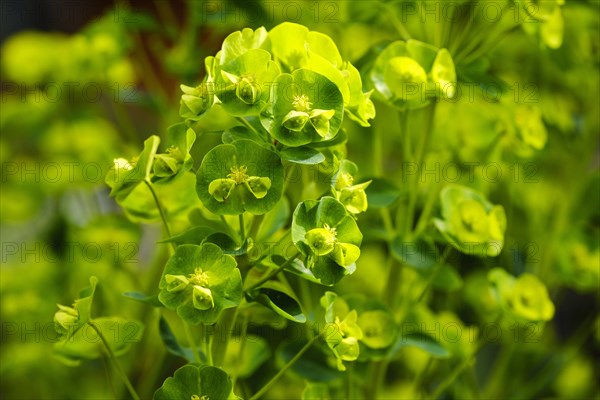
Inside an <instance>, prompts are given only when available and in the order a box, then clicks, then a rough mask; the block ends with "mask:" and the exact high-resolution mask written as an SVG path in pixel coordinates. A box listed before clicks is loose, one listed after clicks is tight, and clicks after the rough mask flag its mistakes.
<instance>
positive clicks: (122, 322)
mask: <svg viewBox="0 0 600 400" xmlns="http://www.w3.org/2000/svg"><path fill="white" fill-rule="evenodd" d="M89 324H94V326H95V327H96V328H93V327H92V326H90V325H89ZM96 329H97V330H98V331H99V332H100V333H101V334H102V336H103V337H104V340H105V341H106V343H107V345H108V346H109V347H110V348H111V350H112V351H113V353H114V354H115V356H117V357H118V356H121V355H123V354H125V353H127V352H128V351H129V349H130V348H131V346H132V345H133V344H134V343H136V342H138V341H140V339H141V338H142V334H143V330H144V328H143V325H142V324H141V323H140V322H137V321H128V320H126V319H124V318H121V317H100V318H95V319H93V320H90V321H88V323H86V324H85V325H82V326H81V327H80V328H79V329H77V330H76V331H75V332H74V333H73V334H72V335H70V336H64V337H63V338H62V340H61V341H59V342H56V343H55V344H54V348H53V349H54V352H55V354H57V355H59V357H60V359H63V360H65V361H67V362H68V363H70V364H77V363H79V362H80V361H81V360H94V359H98V358H101V357H104V355H105V354H106V349H105V347H104V343H103V341H102V339H101V337H100V335H99V334H98V332H97V331H96Z"/></svg>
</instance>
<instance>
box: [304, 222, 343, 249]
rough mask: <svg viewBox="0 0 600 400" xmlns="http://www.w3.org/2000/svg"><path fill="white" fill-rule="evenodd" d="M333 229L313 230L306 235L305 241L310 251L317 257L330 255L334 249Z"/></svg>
mask: <svg viewBox="0 0 600 400" xmlns="http://www.w3.org/2000/svg"><path fill="white" fill-rule="evenodd" d="M335 235H336V233H335V229H332V228H329V227H325V228H315V229H311V230H310V231H308V232H307V233H306V241H307V243H308V246H309V247H310V249H311V250H312V251H313V253H315V254H316V255H317V256H324V255H327V254H329V253H331V252H332V251H333V249H334V247H335V242H336V238H335Z"/></svg>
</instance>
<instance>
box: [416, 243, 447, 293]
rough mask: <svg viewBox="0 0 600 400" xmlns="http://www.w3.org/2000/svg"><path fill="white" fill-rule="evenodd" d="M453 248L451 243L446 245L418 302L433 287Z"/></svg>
mask: <svg viewBox="0 0 600 400" xmlns="http://www.w3.org/2000/svg"><path fill="white" fill-rule="evenodd" d="M451 249H452V247H450V245H447V246H446V249H445V250H444V253H443V254H442V257H441V258H440V260H439V261H438V262H437V264H436V266H435V268H434V269H433V271H432V272H431V275H429V278H428V279H427V282H426V283H425V287H424V288H423V290H422V291H421V293H420V294H419V297H417V300H416V303H420V302H421V301H422V300H423V298H424V297H425V295H426V294H427V292H428V291H429V289H430V288H431V285H432V284H433V281H435V278H436V277H437V276H438V274H439V273H440V270H441V269H442V267H443V266H444V262H445V261H446V258H448V254H450V251H451Z"/></svg>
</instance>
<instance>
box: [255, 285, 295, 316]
mask: <svg viewBox="0 0 600 400" xmlns="http://www.w3.org/2000/svg"><path fill="white" fill-rule="evenodd" d="M250 297H251V298H252V299H253V300H255V301H256V302H258V303H260V304H262V305H264V306H266V307H268V308H270V309H271V310H273V311H275V312H276V313H277V314H279V315H281V316H282V317H284V318H287V319H289V320H291V321H294V322H299V323H301V324H303V323H305V322H306V316H305V315H304V314H303V312H302V307H301V306H300V303H299V302H298V300H297V299H296V297H295V296H294V294H293V292H292V291H291V290H290V289H289V288H288V287H286V286H284V285H283V284H282V283H280V282H275V281H269V282H265V283H264V284H263V285H261V287H260V288H258V289H256V290H255V291H253V292H252V293H250Z"/></svg>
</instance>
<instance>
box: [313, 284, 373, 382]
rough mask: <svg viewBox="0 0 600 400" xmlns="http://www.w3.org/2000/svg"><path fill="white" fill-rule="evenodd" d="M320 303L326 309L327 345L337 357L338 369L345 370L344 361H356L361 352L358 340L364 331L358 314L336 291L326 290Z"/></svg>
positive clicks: (361, 337)
mask: <svg viewBox="0 0 600 400" xmlns="http://www.w3.org/2000/svg"><path fill="white" fill-rule="evenodd" d="M320 303H321V306H322V307H323V308H324V309H325V322H327V326H326V329H325V335H326V341H327V345H328V346H329V348H330V349H331V350H332V352H333V354H334V356H335V358H336V362H337V368H338V370H340V371H345V370H346V367H345V365H344V363H343V362H342V361H355V360H356V359H357V358H358V356H359V354H360V346H359V344H358V342H359V340H362V339H363V332H362V330H361V328H360V326H358V324H357V319H358V314H357V313H356V310H350V309H349V307H348V304H347V303H346V301H345V300H344V299H342V298H341V297H338V296H337V294H336V293H334V292H325V295H323V297H321V301H320Z"/></svg>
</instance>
